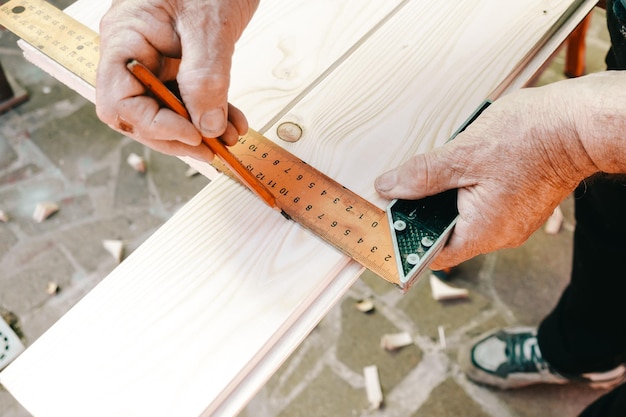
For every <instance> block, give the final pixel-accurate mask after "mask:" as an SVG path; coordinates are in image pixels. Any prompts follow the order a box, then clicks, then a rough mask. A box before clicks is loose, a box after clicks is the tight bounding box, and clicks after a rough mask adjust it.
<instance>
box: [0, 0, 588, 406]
mask: <svg viewBox="0 0 626 417" xmlns="http://www.w3.org/2000/svg"><path fill="white" fill-rule="evenodd" d="M109 4H110V2H108V1H99V2H90V1H88V0H79V1H77V2H76V3H75V4H73V5H72V6H70V7H69V8H68V9H67V13H68V14H70V15H71V16H74V17H75V18H77V19H78V20H80V21H81V22H83V23H85V24H86V25H88V26H89V27H91V28H92V29H94V30H97V28H98V22H99V19H100V17H101V16H102V14H103V13H104V12H105V11H106V9H107V7H108V5H109ZM594 4H595V2H593V1H584V0H529V1H525V2H512V3H510V2H509V3H506V4H504V3H503V2H502V1H501V0H459V1H454V2H440V1H434V0H431V1H428V0H367V1H357V0H320V1H315V2H310V1H303V0H290V1H284V0H262V1H261V5H260V7H259V9H258V11H257V13H256V14H255V16H254V18H253V20H252V22H251V23H250V25H249V27H248V28H247V30H246V31H245V33H244V35H243V37H242V38H241V39H240V41H239V42H238V44H237V49H236V53H235V56H234V62H233V72H232V87H231V90H230V99H229V101H230V102H231V103H233V104H234V105H236V106H237V107H239V108H240V109H242V110H243V111H244V113H245V114H246V115H247V117H248V120H249V122H250V125H251V126H252V127H253V128H255V129H256V130H258V131H260V132H261V133H263V134H264V135H265V136H267V137H268V138H270V139H272V140H274V141H276V142H277V143H280V144H281V146H284V147H285V148H287V149H288V150H290V151H291V152H293V153H294V154H295V155H297V156H298V157H300V158H302V159H303V160H305V161H307V162H308V163H309V164H311V165H313V166H315V167H316V168H318V169H319V170H321V171H322V172H324V173H326V174H328V175H329V176H330V177H332V178H334V179H336V180H337V181H339V182H340V183H341V184H343V185H345V186H346V187H348V188H350V189H351V190H353V191H355V192H356V193H357V194H359V195H361V196H362V197H364V198H367V199H368V200H370V201H371V202H374V203H375V204H377V205H378V206H380V207H384V206H385V205H386V204H387V203H388V202H387V201H384V200H383V199H381V198H380V197H379V196H378V195H377V194H376V192H375V190H374V187H373V182H374V179H375V178H376V177H377V176H378V175H380V174H381V173H382V172H384V171H385V170H387V169H390V168H393V167H395V166H397V165H399V164H401V163H402V162H403V161H405V160H407V159H408V158H409V157H410V156H411V155H414V154H416V153H419V152H424V151H427V150H429V149H431V148H433V147H436V146H440V145H442V144H443V143H444V142H445V141H446V139H447V138H448V137H449V136H450V135H451V134H452V133H453V132H454V131H455V130H456V129H457V127H458V126H459V125H460V124H461V123H462V122H463V121H464V120H465V119H466V118H467V117H468V116H469V115H470V114H471V113H472V112H473V111H474V110H475V109H476V108H477V107H478V106H479V105H480V104H481V103H482V102H483V100H484V99H485V98H487V97H491V98H497V97H498V96H501V95H502V94H506V93H507V92H510V91H512V90H514V89H518V88H521V87H523V86H524V85H525V84H526V83H527V82H528V80H529V79H531V78H532V77H533V75H535V73H536V72H537V70H538V69H539V68H541V67H542V65H543V64H544V63H545V62H546V61H547V60H548V59H549V58H550V57H551V56H552V54H553V53H554V51H556V49H557V48H558V47H559V46H560V45H561V44H562V42H563V41H564V40H565V38H566V37H567V36H568V34H569V33H570V32H571V31H572V30H573V29H574V28H575V27H576V25H577V24H578V23H579V22H580V21H582V20H583V19H584V18H585V16H586V15H587V14H588V12H589V11H590V10H591V9H592V8H593V6H594ZM24 49H25V54H26V56H27V57H28V58H29V59H30V60H32V61H33V62H35V63H36V64H37V65H39V66H40V67H42V68H44V69H45V70H46V71H48V72H50V73H51V74H53V75H54V76H56V77H57V78H59V79H60V80H62V81H63V82H64V83H66V84H67V85H69V86H70V87H72V88H74V89H75V90H76V91H78V92H79V93H80V94H82V95H84V96H85V97H87V98H89V99H91V100H92V101H93V100H94V97H95V95H94V90H93V88H92V87H90V86H88V85H86V84H85V83H83V82H82V81H81V80H79V79H77V78H76V77H74V76H73V75H72V74H69V73H67V72H65V71H63V69H61V68H59V67H58V66H56V65H55V64H54V63H53V62H51V61H50V60H49V59H47V58H45V57H44V56H42V55H40V54H38V53H37V52H36V51H34V50H33V49H31V48H29V47H28V46H27V45H24ZM284 122H290V123H294V124H297V125H298V126H300V127H302V130H303V135H302V138H301V139H300V140H299V141H297V142H295V143H287V142H284V141H281V140H280V139H279V138H278V136H277V134H276V129H277V126H279V125H280V124H281V123H284ZM186 161H187V162H188V163H189V164H191V165H192V166H194V167H195V168H197V169H198V170H200V171H201V172H202V173H203V174H205V175H207V176H209V177H210V178H211V179H212V181H211V183H210V184H209V185H208V186H207V187H206V188H205V189H204V190H203V191H202V192H200V193H199V194H198V195H197V196H196V197H195V198H193V199H192V200H191V201H190V202H189V203H187V204H186V205H185V206H184V207H183V208H182V209H181V210H180V211H179V212H178V213H176V214H175V215H174V216H173V217H172V218H171V219H170V220H169V221H168V222H167V223H166V224H165V225H163V226H162V227H161V228H160V229H159V230H158V231H157V232H156V233H155V234H154V235H153V236H151V237H150V238H149V239H148V240H147V241H146V242H145V243H144V244H143V245H141V247H140V248H139V249H137V250H136V251H135V252H134V253H132V255H131V256H130V257H128V258H127V259H126V260H125V261H124V262H123V263H121V264H120V265H119V267H117V268H116V269H115V270H114V271H113V272H112V273H111V274H110V275H109V276H108V277H106V278H105V279H104V280H103V281H102V282H101V283H100V284H99V285H98V286H97V287H96V288H95V289H94V290H93V291H91V292H90V293H89V294H88V295H87V296H86V297H85V298H84V299H82V300H81V301H80V302H79V303H78V304H77V305H76V306H75V307H74V308H72V309H71V310H70V311H69V312H68V313H67V314H66V315H65V316H64V317H63V318H61V319H60V320H59V321H58V322H57V323H56V324H55V325H54V326H53V327H52V328H51V329H50V330H49V331H48V332H46V333H45V334H44V335H43V336H42V337H41V338H40V339H39V340H37V341H36V342H34V343H33V344H32V345H31V346H30V347H29V348H28V349H27V350H26V351H25V352H24V353H23V354H22V355H21V356H20V357H19V358H18V359H17V360H15V362H13V363H12V364H11V365H10V366H9V367H8V368H7V369H6V370H4V371H3V372H2V373H1V374H0V382H1V383H2V384H3V385H4V386H5V387H6V388H7V389H8V390H9V391H10V392H11V393H12V394H13V395H14V396H15V398H16V399H17V400H18V401H20V402H21V403H22V405H23V406H24V407H25V408H26V409H27V410H29V412H31V413H32V414H33V415H35V416H38V417H52V416H64V417H72V416H76V417H79V416H80V417H82V416H107V417H110V416H151V417H156V416H164V417H165V416H177V417H196V416H200V415H202V416H209V415H211V416H232V415H235V414H237V412H238V411H239V410H241V409H242V407H244V406H245V404H246V403H247V401H248V400H249V399H250V398H251V397H252V396H253V395H254V394H255V392H257V391H258V389H259V388H260V387H261V386H262V385H263V384H264V383H265V382H266V381H267V380H268V378H270V376H271V375H272V374H273V372H274V371H275V370H276V369H277V368H278V367H279V366H280V365H281V363H282V362H283V361H284V360H285V359H286V358H287V357H288V356H289V355H290V353H291V352H293V350H294V349H295V348H296V347H297V346H298V344H299V343H300V342H301V341H302V340H303V339H304V338H305V337H306V336H307V334H308V333H309V332H310V331H311V330H312V329H313V328H314V327H315V325H316V324H317V323H318V322H319V321H320V320H321V319H322V318H323V317H324V315H325V314H326V313H327V311H328V310H329V309H330V308H331V307H332V306H333V305H334V304H335V303H336V302H337V301H338V300H339V299H340V298H341V297H342V295H343V294H344V293H345V292H346V291H347V290H348V289H349V288H350V286H351V285H352V284H353V283H354V282H355V280H356V279H358V277H359V275H360V274H361V272H362V268H361V267H360V266H359V265H358V264H356V263H355V262H353V261H351V259H349V258H347V257H346V256H345V255H343V254H341V253H340V252H339V251H337V250H336V249H334V248H333V247H332V246H330V245H328V244H326V243H324V242H323V241H322V240H321V239H319V238H318V237H317V236H315V235H313V234H311V233H310V232H308V231H306V230H304V229H303V228H302V227H300V226H299V225H298V224H296V223H294V222H290V221H287V220H285V219H284V218H283V217H282V216H281V215H280V214H279V213H278V212H276V211H274V210H271V209H269V208H268V207H266V206H265V205H264V203H263V202H262V201H260V200H259V199H257V198H256V197H255V196H253V195H252V194H251V193H250V192H249V191H248V190H247V189H245V188H244V187H242V186H241V185H239V184H237V183H235V182H234V181H232V180H231V179H229V178H227V177H225V176H223V175H220V174H218V173H216V172H215V171H214V170H213V169H212V168H211V167H210V166H209V165H208V164H204V163H200V162H198V161H195V160H186Z"/></svg>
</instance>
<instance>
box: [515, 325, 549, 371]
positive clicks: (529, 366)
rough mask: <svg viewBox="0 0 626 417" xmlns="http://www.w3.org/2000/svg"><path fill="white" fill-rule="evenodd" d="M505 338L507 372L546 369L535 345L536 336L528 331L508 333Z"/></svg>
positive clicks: (545, 364)
mask: <svg viewBox="0 0 626 417" xmlns="http://www.w3.org/2000/svg"><path fill="white" fill-rule="evenodd" d="M505 338H506V355H507V358H508V362H509V366H510V369H509V372H537V371H541V370H544V369H548V363H547V362H546V361H544V360H543V356H541V351H540V350H539V346H538V345H537V338H536V337H535V336H534V335H532V334H530V333H518V334H509V335H506V336H505Z"/></svg>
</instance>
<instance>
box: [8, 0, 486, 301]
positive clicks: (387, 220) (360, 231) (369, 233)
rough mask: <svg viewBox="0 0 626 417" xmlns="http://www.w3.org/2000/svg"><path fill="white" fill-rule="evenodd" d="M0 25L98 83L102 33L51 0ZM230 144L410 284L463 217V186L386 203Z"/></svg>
mask: <svg viewBox="0 0 626 417" xmlns="http://www.w3.org/2000/svg"><path fill="white" fill-rule="evenodd" d="M0 24H2V25H3V26H5V27H6V28H7V29H9V30H10V31H12V32H14V33H15V34H16V35H17V36H19V37H20V38H22V39H24V40H25V41H26V42H28V43H29V44H30V45H32V46H33V47H35V48H36V49H38V50H39V51H41V52H42V53H44V54H45V55H47V56H48V57H49V58H51V59H52V60H53V61H56V62H57V63H59V64H60V65H62V66H63V67H65V68H66V69H68V70H69V71H70V72H72V73H74V74H75V75H77V76H78V77H80V78H82V79H83V80H85V81H86V82H87V83H89V84H91V85H92V86H94V87H95V83H96V71H97V66H98V59H99V36H98V34H97V33H95V32H94V31H92V30H91V29H89V28H88V27H86V26H84V25H83V24H81V23H80V22H78V21H76V20H75V19H73V18H72V17H70V16H69V15H67V14H65V13H63V12H62V11H61V10H59V9H57V8H56V7H54V6H53V5H51V4H49V3H47V2H46V1H44V0H11V1H9V2H7V3H5V4H3V5H2V6H0ZM484 107H486V104H485V105H483V107H481V108H480V109H479V110H478V111H477V112H476V113H475V114H474V115H473V116H472V117H471V118H470V119H469V120H468V122H466V124H465V125H464V126H463V127H462V128H461V129H459V131H457V133H458V132H460V131H461V130H462V129H463V128H464V127H465V126H467V125H468V124H469V123H471V121H473V120H474V119H475V118H476V117H477V116H478V114H480V111H481V110H482V109H484ZM230 151H231V152H232V153H233V154H234V155H235V156H236V157H237V158H239V160H240V161H241V162H242V164H243V165H244V166H246V168H247V169H248V170H249V171H250V172H252V173H253V174H254V175H255V176H256V178H257V179H259V180H260V181H261V182H262V183H263V184H264V185H265V187H266V188H267V189H268V190H269V191H270V192H271V193H272V194H273V195H274V196H275V197H276V202H277V204H278V206H279V207H280V208H281V209H282V210H283V211H284V212H285V213H286V214H287V215H288V216H289V217H291V218H292V219H293V220H295V221H296V222H298V223H299V224H301V225H302V226H304V227H306V228H307V229H309V230H311V231H312V232H314V233H315V234H317V235H318V236H320V237H321V238H322V239H324V240H325V241H326V242H328V243H330V244H332V245H333V246H334V247H336V248H337V249H339V250H341V251H342V252H344V253H345V254H347V255H348V256H350V257H351V258H353V259H354V260H356V261H357V262H359V263H360V264H361V265H363V266H364V267H366V268H368V269H370V270H371V271H373V272H374V273H376V274H377V275H379V276H380V277H382V278H384V279H385V280H387V281H389V282H391V283H393V284H395V285H397V286H398V287H400V288H401V289H403V290H405V291H406V290H407V289H408V288H409V287H410V286H411V284H412V283H413V282H414V281H415V280H416V279H417V278H418V276H419V275H420V273H421V272H422V271H423V270H424V269H426V268H427V267H428V264H429V263H430V261H431V260H432V259H433V258H434V256H435V255H436V254H437V253H438V251H439V250H440V249H441V248H442V247H443V245H444V244H445V241H446V239H447V237H448V235H449V233H450V232H451V230H452V228H453V227H454V224H455V222H456V218H457V215H458V212H457V209H456V190H451V191H448V192H445V193H442V194H439V195H436V196H432V197H428V198H425V199H422V200H418V201H407V200H395V201H393V202H392V203H391V204H390V205H389V206H388V207H387V209H386V210H382V209H380V208H379V207H377V206H375V205H374V204H372V203H370V202H369V201H367V200H365V199H364V198H362V197H360V196H359V195H357V194H355V193H353V192H352V191H350V190H348V189H347V188H345V187H343V186H342V185H341V184H339V183H337V182H336V181H334V180H333V179H332V178H330V177H328V176H326V175H325V174H323V173H321V172H320V171H318V170H317V169H315V168H314V167H312V166H311V165H308V164H307V163H306V162H304V161H302V160H301V159H299V158H298V157H296V156H295V155H293V154H291V153H290V152H288V151H287V150H285V149H284V148H282V147H281V146H279V145H278V144H276V143H274V142H273V141H271V140H269V139H267V138H266V137H264V136H263V135H261V134H260V133H257V132H255V131H253V130H250V131H249V132H248V133H247V134H246V135H244V136H242V137H241V138H240V139H239V142H238V143H237V144H236V145H235V146H233V147H231V148H230Z"/></svg>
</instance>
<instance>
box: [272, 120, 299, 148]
mask: <svg viewBox="0 0 626 417" xmlns="http://www.w3.org/2000/svg"><path fill="white" fill-rule="evenodd" d="M276 134H277V135H278V137H279V138H280V139H282V140H284V141H285V142H292V143H293V142H297V141H299V140H300V138H302V128H301V127H300V126H299V125H298V124H296V123H293V122H283V123H281V124H280V125H278V127H277V128H276Z"/></svg>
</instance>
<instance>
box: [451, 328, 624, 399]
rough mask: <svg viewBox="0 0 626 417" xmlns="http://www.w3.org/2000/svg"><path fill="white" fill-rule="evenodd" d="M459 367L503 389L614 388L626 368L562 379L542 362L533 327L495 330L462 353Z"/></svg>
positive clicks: (480, 380)
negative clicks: (543, 386) (534, 386)
mask: <svg viewBox="0 0 626 417" xmlns="http://www.w3.org/2000/svg"><path fill="white" fill-rule="evenodd" d="M459 363H460V364H461V367H462V368H463V370H464V371H465V373H466V375H467V376H468V378H469V379H471V380H473V381H475V382H477V383H480V384H484V385H489V386H492V387H497V388H501V389H509V388H520V387H524V386H526V385H532V384H568V383H573V382H581V383H585V384H587V385H590V386H592V387H594V388H611V387H614V386H616V385H619V384H620V383H621V382H622V381H624V377H625V375H626V367H625V366H624V365H621V366H619V367H617V368H615V369H613V370H611V371H608V372H602V373H590V374H583V375H578V376H575V377H569V376H568V377H566V376H563V375H559V374H558V373H557V372H556V371H554V370H553V369H552V368H551V367H550V365H549V364H548V363H547V362H546V361H545V360H544V359H543V357H542V355H541V351H540V350H539V345H538V344H537V331H536V329H534V328H532V327H514V328H507V329H500V330H495V331H492V332H490V333H487V334H485V335H482V336H480V337H478V338H477V339H476V340H474V341H473V342H471V343H469V344H468V345H466V346H464V347H462V348H461V349H460V350H459Z"/></svg>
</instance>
